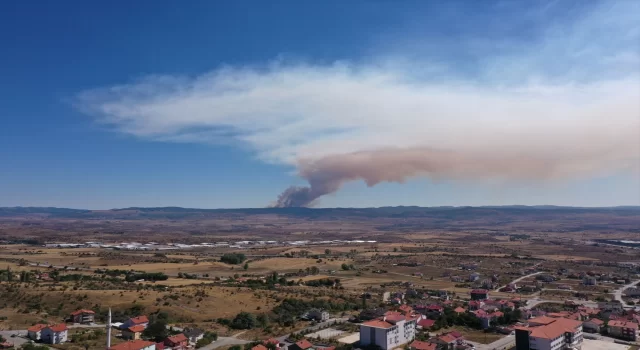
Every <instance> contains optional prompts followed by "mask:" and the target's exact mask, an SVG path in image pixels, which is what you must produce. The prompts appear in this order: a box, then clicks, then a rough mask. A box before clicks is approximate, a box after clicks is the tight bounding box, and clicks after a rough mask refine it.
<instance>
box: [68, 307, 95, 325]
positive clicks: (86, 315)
mask: <svg viewBox="0 0 640 350" xmlns="http://www.w3.org/2000/svg"><path fill="white" fill-rule="evenodd" d="M95 315H96V313H95V312H94V311H92V310H76V311H74V312H72V313H71V317H69V319H70V320H71V321H72V322H73V323H82V324H89V323H93V321H94V318H95Z"/></svg>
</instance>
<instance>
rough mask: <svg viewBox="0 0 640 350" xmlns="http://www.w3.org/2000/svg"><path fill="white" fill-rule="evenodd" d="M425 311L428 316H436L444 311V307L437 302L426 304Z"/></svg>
mask: <svg viewBox="0 0 640 350" xmlns="http://www.w3.org/2000/svg"><path fill="white" fill-rule="evenodd" d="M426 312H427V314H428V315H429V316H432V317H437V316H440V315H442V314H443V313H444V307H443V306H441V305H437V304H431V305H429V306H427V309H426Z"/></svg>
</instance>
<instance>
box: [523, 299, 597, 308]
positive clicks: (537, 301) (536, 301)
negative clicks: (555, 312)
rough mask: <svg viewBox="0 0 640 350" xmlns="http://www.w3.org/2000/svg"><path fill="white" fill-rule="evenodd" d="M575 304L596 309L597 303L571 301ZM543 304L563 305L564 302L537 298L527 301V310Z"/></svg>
mask: <svg viewBox="0 0 640 350" xmlns="http://www.w3.org/2000/svg"><path fill="white" fill-rule="evenodd" d="M571 301H573V302H574V303H576V304H580V305H584V306H586V307H592V308H597V307H598V303H597V302H595V301H588V300H571ZM545 303H550V304H564V301H561V300H546V299H540V298H539V297H538V298H533V299H529V300H527V308H529V309H532V308H534V307H536V306H538V305H539V304H545Z"/></svg>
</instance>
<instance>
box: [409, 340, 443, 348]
mask: <svg viewBox="0 0 640 350" xmlns="http://www.w3.org/2000/svg"><path fill="white" fill-rule="evenodd" d="M409 347H410V348H411V349H412V350H436V349H437V348H438V345H437V344H432V343H427V342H424V341H419V340H414V341H413V343H411V345H409Z"/></svg>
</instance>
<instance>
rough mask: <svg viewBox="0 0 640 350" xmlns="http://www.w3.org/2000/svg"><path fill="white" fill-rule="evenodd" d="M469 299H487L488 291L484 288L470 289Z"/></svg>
mask: <svg viewBox="0 0 640 350" xmlns="http://www.w3.org/2000/svg"><path fill="white" fill-rule="evenodd" d="M470 294H471V300H487V299H489V291H488V290H486V289H474V290H472V291H471V293H470Z"/></svg>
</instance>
